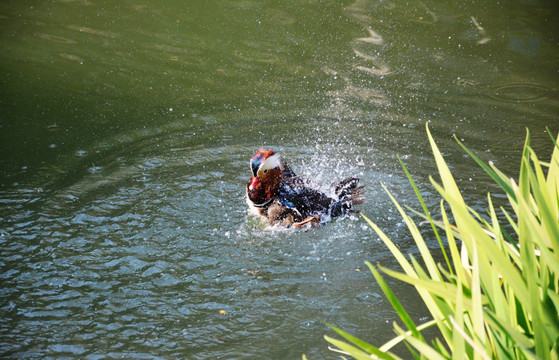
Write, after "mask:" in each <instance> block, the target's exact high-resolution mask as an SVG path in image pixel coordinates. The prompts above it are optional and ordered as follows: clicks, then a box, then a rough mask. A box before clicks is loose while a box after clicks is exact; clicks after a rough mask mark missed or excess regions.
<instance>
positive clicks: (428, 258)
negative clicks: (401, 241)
mask: <svg viewBox="0 0 559 360" xmlns="http://www.w3.org/2000/svg"><path fill="white" fill-rule="evenodd" d="M382 187H383V188H384V190H385V191H386V193H387V194H388V196H389V197H390V199H391V200H392V202H393V203H394V206H396V209H397V210H398V212H399V213H400V216H402V219H404V221H405V223H406V225H407V227H408V230H409V231H410V234H411V235H412V237H413V239H414V241H415V244H416V245H417V248H418V249H419V252H420V253H421V256H422V257H423V261H424V262H425V266H427V269H428V270H429V274H430V275H431V277H432V278H433V279H437V280H441V274H440V273H439V269H437V264H436V263H435V260H434V259H433V256H432V255H431V252H430V250H429V247H428V246H427V244H426V243H425V240H424V239H423V236H421V232H420V231H419V229H418V228H417V225H415V223H414V221H413V220H412V218H411V217H410V216H409V215H408V214H406V212H405V211H404V209H403V208H402V206H400V204H399V203H398V201H396V199H395V198H394V196H393V195H392V194H391V193H390V191H388V189H387V188H386V186H384V184H383V185H382Z"/></svg>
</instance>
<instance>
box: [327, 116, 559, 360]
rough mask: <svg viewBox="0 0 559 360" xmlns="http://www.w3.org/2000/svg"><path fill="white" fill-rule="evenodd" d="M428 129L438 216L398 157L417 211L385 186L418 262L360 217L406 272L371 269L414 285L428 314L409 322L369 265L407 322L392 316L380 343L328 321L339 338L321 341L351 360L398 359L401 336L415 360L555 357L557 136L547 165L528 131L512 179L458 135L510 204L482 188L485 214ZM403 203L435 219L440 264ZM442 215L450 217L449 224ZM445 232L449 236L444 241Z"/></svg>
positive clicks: (558, 321) (558, 318) (558, 319)
mask: <svg viewBox="0 0 559 360" xmlns="http://www.w3.org/2000/svg"><path fill="white" fill-rule="evenodd" d="M548 133H549V130H548ZM427 135H428V137H429V142H430V144H431V148H432V150H433V154H434V157H435V161H436V164H437V168H438V171H439V174H440V178H441V184H439V183H437V182H436V181H435V180H433V178H431V179H430V180H431V183H432V184H433V186H434V187H435V188H436V189H437V191H438V192H439V193H440V195H441V196H442V199H441V201H440V211H441V219H440V220H435V219H433V218H432V216H431V213H430V211H429V210H428V209H427V206H426V205H425V202H424V200H423V198H422V196H421V194H420V192H419V190H418V188H417V186H416V184H415V183H414V181H413V179H412V178H411V176H410V174H409V172H408V170H407V169H406V167H405V166H404V164H403V163H402V161H400V162H401V163H402V166H403V168H404V171H405V173H406V174H407V176H408V178H409V180H410V182H411V185H412V187H413V189H414V190H415V193H416V195H417V197H418V199H419V203H420V204H421V207H422V209H423V212H422V213H419V212H415V211H413V210H410V209H407V211H406V210H404V208H403V207H402V206H400V204H399V203H398V201H397V200H396V199H395V198H394V197H393V196H392V194H391V193H390V192H389V191H388V190H387V189H386V187H384V185H383V187H384V189H385V191H386V192H387V193H388V195H389V196H390V198H391V199H392V201H393V203H394V205H395V206H396V208H397V209H398V211H399V212H400V215H401V216H402V218H403V219H404V221H405V223H406V225H407V227H408V229H409V231H410V233H411V235H412V236H413V239H414V240H415V243H416V245H417V247H418V249H419V252H420V254H421V258H422V262H423V264H424V266H422V265H420V261H418V260H417V259H416V258H414V257H413V256H410V257H409V260H408V258H406V256H404V254H402V253H401V252H400V251H399V250H398V248H397V247H396V246H395V244H394V242H393V241H391V240H390V239H389V238H388V236H387V235H386V234H385V233H384V232H383V231H382V230H381V229H380V228H379V227H378V226H377V225H376V224H375V223H374V222H372V221H371V220H370V219H368V218H367V217H366V216H363V217H364V218H365V220H366V221H367V222H368V224H369V225H370V226H371V227H372V228H373V229H374V230H375V232H376V233H377V234H378V235H379V237H380V238H381V239H382V241H383V242H384V243H385V244H386V246H387V247H388V248H389V249H390V251H391V252H392V254H393V255H394V256H395V258H396V259H397V260H398V262H399V263H400V266H401V267H402V269H403V272H399V271H394V270H390V269H387V268H385V267H383V266H381V265H377V267H378V269H380V270H381V271H382V272H383V273H385V274H387V275H389V276H391V277H393V278H396V279H399V280H401V281H404V282H406V283H409V284H411V285H413V286H414V287H415V289H416V290H417V292H418V293H419V295H420V296H421V299H422V300H423V302H424V303H425V305H426V306H427V308H428V310H429V312H430V314H431V317H432V320H430V321H427V322H425V323H423V324H420V325H417V324H415V323H414V321H413V320H412V318H411V317H410V315H409V314H408V313H407V312H406V310H405V309H404V307H403V306H402V304H401V303H400V301H399V300H398V298H397V294H394V293H393V292H392V291H391V290H390V288H389V287H388V285H387V283H386V282H385V281H384V280H383V278H382V276H381V274H380V272H379V271H378V270H377V269H376V268H375V266H373V265H372V264H371V263H367V265H368V267H369V269H370V270H371V272H372V273H373V275H374V277H375V279H376V281H377V282H378V283H379V285H380V287H381V289H382V291H383V292H384V294H385V295H386V297H387V298H388V300H389V301H390V303H391V305H392V306H393V307H394V309H395V310H396V312H397V314H398V316H399V318H400V320H401V322H402V323H403V325H404V326H403V327H402V326H401V325H399V324H397V323H396V322H395V323H394V331H395V332H396V335H397V336H396V337H395V338H393V339H392V340H391V341H389V342H387V343H385V344H384V345H382V346H380V347H376V346H373V345H371V344H369V343H367V342H365V341H362V340H360V339H358V338H356V337H353V336H352V335H350V334H348V333H346V332H344V331H342V330H340V329H338V328H336V327H334V326H331V327H332V329H334V331H335V332H336V333H337V334H339V335H340V336H341V337H343V339H344V340H338V339H335V338H333V337H330V336H325V339H326V340H327V341H328V342H329V343H330V344H332V345H334V346H335V347H336V349H333V350H334V351H338V352H341V353H343V354H347V355H350V356H352V357H354V358H355V359H371V358H379V359H400V357H399V356H397V355H396V354H394V353H393V352H391V349H392V348H393V347H394V346H395V345H396V344H399V343H403V344H405V346H406V347H407V349H408V350H409V352H410V353H411V355H412V356H413V357H414V358H416V359H435V360H436V359H558V358H559V355H558V354H559V146H558V145H557V142H558V141H559V138H558V139H557V140H554V139H553V137H552V138H551V139H552V140H553V142H554V144H555V147H554V150H553V153H552V157H551V161H550V162H549V163H544V162H542V161H540V160H539V159H538V157H537V156H536V154H535V152H534V151H533V149H532V148H531V147H530V134H529V133H527V136H526V142H525V146H524V150H523V153H522V157H521V164H520V173H519V178H518V182H517V181H515V180H513V179H512V178H509V177H508V176H506V175H505V174H503V173H502V172H501V171H499V170H498V169H497V168H496V167H495V166H494V164H492V163H491V162H490V163H489V164H485V163H484V162H482V161H481V160H480V159H479V158H478V157H477V156H476V155H475V154H473V153H472V152H471V151H470V150H468V149H467V148H466V147H465V146H464V145H463V144H462V143H461V142H460V141H459V140H458V139H456V141H458V143H459V144H460V146H461V147H462V148H463V149H464V150H465V151H466V153H468V154H469V155H470V156H471V157H472V158H473V159H474V160H475V161H476V162H477V163H478V164H479V165H480V166H481V167H482V168H483V169H484V170H485V172H487V174H489V176H491V178H492V179H493V180H494V181H495V182H496V183H497V184H498V185H499V186H500V188H501V189H502V190H503V191H504V192H505V194H506V195H507V197H508V201H509V202H510V209H512V210H506V209H505V208H504V207H501V208H500V211H501V212H502V215H501V216H500V217H499V216H498V215H497V211H496V209H495V207H494V206H493V202H492V200H491V196H490V195H489V194H488V196H487V200H488V203H487V214H486V216H485V217H483V216H481V214H479V213H477V212H476V211H474V210H473V209H472V208H470V207H468V205H467V204H466V202H465V201H464V198H463V197H462V194H461V192H460V190H459V188H458V186H457V184H456V182H455V181H454V178H453V176H452V174H451V172H450V171H449V168H448V166H447V165H446V163H445V161H444V159H443V156H442V155H441V153H440V151H439V149H438V148H437V145H436V144H435V141H434V140H433V137H432V136H431V133H430V132H429V128H428V126H427ZM507 208H508V207H507ZM447 209H449V210H450V212H448V211H447ZM410 211H412V212H414V213H415V214H419V215H420V216H422V217H423V218H424V219H425V220H426V221H427V222H429V223H430V225H431V226H432V229H433V233H434V236H436V237H437V239H439V242H440V244H441V249H442V252H443V255H444V259H445V263H446V264H445V266H443V265H441V264H440V263H439V264H438V263H436V261H435V260H434V258H433V254H432V253H431V252H430V250H429V248H428V247H427V245H426V241H425V239H424V235H422V234H421V232H420V231H419V229H418V226H417V225H416V224H415V222H414V221H413V220H412V218H411V217H410V215H408V213H409V212H410ZM449 215H452V217H450V216H449ZM449 219H453V220H452V223H451V221H450V220H449ZM443 236H445V237H446V240H447V245H446V246H444V247H443V246H442V240H441V239H442V238H443ZM447 252H448V253H449V254H447ZM432 326H436V327H437V328H438V332H439V334H440V335H439V336H438V337H436V338H435V339H434V340H432V341H429V340H427V339H426V338H425V337H424V336H423V335H422V330H424V329H426V328H428V327H432Z"/></svg>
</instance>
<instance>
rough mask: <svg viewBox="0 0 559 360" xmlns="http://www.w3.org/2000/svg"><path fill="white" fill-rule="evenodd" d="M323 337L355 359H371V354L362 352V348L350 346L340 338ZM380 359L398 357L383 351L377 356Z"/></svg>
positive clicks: (388, 359) (387, 359)
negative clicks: (390, 355)
mask: <svg viewBox="0 0 559 360" xmlns="http://www.w3.org/2000/svg"><path fill="white" fill-rule="evenodd" d="M324 339H325V340H326V341H328V342H329V343H330V344H332V345H334V346H335V347H337V348H339V349H341V350H342V351H344V352H346V353H347V354H349V355H351V356H353V357H354V358H355V359H357V360H371V356H370V355H369V354H367V353H366V352H364V351H363V350H361V349H359V348H357V347H355V346H352V345H350V344H348V343H346V342H343V341H341V340H338V339H334V338H331V337H329V336H324ZM379 357H380V358H381V359H386V360H393V359H398V358H394V357H389V355H388V354H385V353H381V354H380V356H379Z"/></svg>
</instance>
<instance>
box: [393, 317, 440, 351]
mask: <svg viewBox="0 0 559 360" xmlns="http://www.w3.org/2000/svg"><path fill="white" fill-rule="evenodd" d="M394 330H396V333H397V334H398V335H402V336H405V334H406V332H405V331H404V330H403V329H401V328H400V327H399V326H398V325H397V324H394ZM405 339H406V341H407V342H409V343H410V345H412V346H413V347H414V348H416V349H417V351H419V352H420V353H421V355H423V356H424V357H425V358H426V359H429V360H446V358H445V357H444V356H442V355H441V354H439V352H438V351H437V350H435V349H433V348H432V347H431V346H429V345H428V344H427V343H425V342H423V341H421V340H418V339H416V338H414V337H411V336H405Z"/></svg>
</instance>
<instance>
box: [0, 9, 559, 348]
mask: <svg viewBox="0 0 559 360" xmlns="http://www.w3.org/2000/svg"><path fill="white" fill-rule="evenodd" d="M554 7H555V5H554V4H548V3H545V4H544V3H539V2H537V1H535V2H532V3H530V4H523V3H518V2H513V3H507V5H506V7H504V8H503V7H502V5H499V4H493V3H491V4H487V3H480V2H475V3H471V4H459V5H456V4H441V3H438V2H421V1H417V2H415V3H414V2H412V3H407V4H406V5H405V6H404V5H402V4H399V3H398V2H375V1H368V0H357V1H355V2H348V3H346V4H345V6H344V5H342V4H340V3H339V2H334V1H331V2H330V1H325V2H324V1H323V2H320V3H313V2H310V3H309V2H307V3H304V4H303V3H299V2H288V3H281V4H279V3H267V2H260V1H258V2H257V1H243V2H219V1H212V2H205V3H204V4H201V3H196V5H194V4H193V3H190V2H175V1H172V2H167V3H165V4H159V3H138V2H129V1H125V2H110V1H109V2H103V3H97V2H95V1H58V2H49V3H33V4H30V3H26V4H21V3H18V2H3V3H2V4H0V46H2V49H3V51H2V53H1V54H0V60H1V62H0V63H1V64H2V65H0V75H1V77H0V79H1V81H2V83H1V84H2V85H1V86H0V92H1V99H2V100H1V101H0V107H1V109H2V111H1V112H0V120H1V121H0V129H1V130H0V144H1V145H0V146H1V151H2V156H0V165H1V167H0V180H1V181H0V185H1V187H0V259H1V260H0V278H1V279H2V284H3V286H2V288H1V289H0V309H1V312H2V316H1V317H0V318H1V320H0V349H2V350H0V351H1V354H2V357H8V358H9V357H12V358H36V357H67V358H87V359H96V358H107V357H108V358H114V357H126V358H139V357H145V358H192V359H206V358H216V357H217V358H219V357H221V358H262V357H264V358H271V359H273V358H276V359H285V358H300V355H301V354H302V353H307V355H309V358H327V357H332V356H333V355H332V354H331V353H330V352H329V351H328V350H327V348H326V344H325V343H324V341H323V339H322V335H323V334H324V333H327V332H328V329H327V328H326V327H325V325H324V323H323V321H327V322H329V323H333V324H336V325H338V326H340V327H342V328H345V329H347V330H349V331H350V332H351V333H353V334H355V335H357V336H361V337H363V338H365V339H368V340H371V341H373V342H374V343H376V344H380V343H381V342H382V341H384V340H387V339H388V338H390V337H391V336H392V335H391V334H392V325H391V323H392V322H393V321H394V313H393V312H392V310H391V308H390V306H389V304H388V303H387V301H386V300H385V299H384V298H383V296H381V293H380V292H379V289H378V287H377V285H376V284H375V283H374V281H373V279H372V277H371V276H370V274H369V273H368V271H367V270H366V268H365V267H364V265H363V263H364V261H366V260H369V261H371V262H373V263H377V262H379V263H382V264H383V265H385V266H387V267H392V268H394V267H395V263H394V261H393V260H392V259H391V258H390V256H389V255H388V253H387V251H386V249H385V248H384V247H383V246H382V245H381V244H380V242H379V241H378V239H377V237H376V236H375V235H373V233H372V232H371V230H369V229H368V228H367V227H366V226H365V225H364V223H363V222H362V221H361V219H360V218H359V217H352V218H346V219H340V220H339V221H334V222H332V223H329V224H328V225H327V226H326V227H325V228H324V229H312V230H309V231H294V230H293V229H288V230H280V229H269V228H266V227H265V226H264V225H263V224H261V223H260V222H259V221H258V219H255V218H252V217H251V216H249V215H248V212H247V206H246V204H245V200H244V186H245V184H246V181H247V178H248V177H249V176H250V171H249V167H248V160H249V158H250V156H251V155H252V154H253V153H254V152H255V150H256V149H258V148H259V147H261V146H268V147H271V148H273V149H275V150H278V151H280V152H281V153H282V155H283V156H284V157H285V158H286V159H287V160H288V161H289V162H290V165H291V166H292V167H293V168H294V169H295V170H296V172H297V173H301V174H303V175H305V176H308V177H310V178H313V179H315V180H316V181H317V182H318V183H323V184H328V183H331V182H332V181H334V180H337V179H339V178H342V177H344V176H349V175H357V176H359V177H360V178H361V180H362V182H363V183H364V184H365V185H366V186H367V197H368V200H367V202H366V203H365V204H364V205H363V206H362V209H363V211H364V212H365V213H366V214H367V215H368V216H370V217H371V218H372V219H373V220H375V221H376V222H378V223H379V225H380V226H381V228H382V229H383V230H384V231H386V233H387V234H388V235H389V236H391V237H393V238H394V239H396V241H397V243H398V246H399V247H400V248H401V249H402V250H403V251H404V252H406V253H416V250H415V249H414V248H413V246H411V242H410V240H411V239H410V238H409V237H408V236H407V234H406V231H405V229H404V225H403V223H402V221H401V220H400V219H399V217H398V215H397V213H396V211H395V209H393V206H392V205H391V204H390V201H389V199H388V198H387V196H386V195H385V194H384V193H383V192H382V190H381V188H380V186H379V182H381V181H382V182H383V183H385V184H386V185H387V186H388V188H389V189H390V190H391V191H393V192H394V194H395V196H396V197H397V198H398V199H399V200H401V201H402V202H403V203H404V204H406V205H411V206H415V201H414V196H413V191H412V190H411V189H410V188H409V186H408V185H407V181H406V180H405V179H404V178H403V177H402V170H401V169H400V168H399V166H398V162H397V156H400V157H401V158H402V159H404V161H405V162H406V164H407V166H408V167H409V168H410V170H411V171H412V172H413V174H414V176H415V178H416V180H417V182H418V184H419V186H420V188H421V189H422V190H424V191H425V198H426V199H427V202H428V204H429V205H430V206H431V208H433V209H436V208H437V207H438V199H437V197H436V196H434V194H433V193H432V190H431V187H430V185H429V181H428V176H429V175H431V174H433V173H434V166H433V161H432V159H431V156H430V152H429V149H428V147H427V144H426V141H425V134H424V125H425V122H430V126H431V130H432V132H433V134H434V135H435V137H436V139H437V141H438V143H439V145H440V148H441V150H442V151H443V154H444V156H445V158H446V160H447V161H448V163H449V166H450V167H451V169H452V170H453V172H454V173H455V174H456V177H457V181H458V182H459V184H460V185H461V187H462V188H463V189H464V196H465V198H466V199H467V201H468V203H469V204H470V205H471V206H472V207H473V208H474V209H476V210H478V211H483V210H482V208H483V204H484V202H485V196H486V195H485V194H486V192H487V191H495V186H494V185H491V183H490V181H489V179H487V178H486V177H485V175H483V174H482V173H481V171H479V170H478V169H477V168H476V167H475V165H474V164H473V163H472V162H471V161H470V160H469V159H468V158H467V157H465V156H464V155H463V153H462V152H461V151H460V150H459V149H458V147H457V146H456V145H455V144H454V142H453V140H452V137H451V136H452V134H456V135H457V136H458V137H459V138H460V139H461V140H462V141H463V142H464V143H466V144H467V145H468V146H469V147H470V148H472V149H473V150H474V151H475V152H476V153H477V154H479V155H480V157H482V158H483V159H484V160H492V161H494V162H495V164H496V165H497V166H498V167H499V168H500V169H502V170H503V171H504V172H505V173H508V174H510V175H511V176H515V174H516V173H515V171H516V167H517V159H518V157H519V154H520V150H521V147H522V144H523V141H524V135H525V128H526V127H528V128H529V129H530V130H531V134H532V145H533V147H534V148H535V149H536V151H537V152H538V153H539V154H541V156H546V155H545V154H548V153H549V151H550V148H551V144H550V143H549V141H548V140H547V139H548V136H547V134H546V133H545V131H544V129H545V127H549V128H550V129H551V130H552V131H554V132H557V131H559V123H558V122H557V118H556V117H557V113H558V107H559V102H558V101H559V100H558V97H557V96H556V95H557V91H558V88H557V66H556V63H557V61H556V60H557V55H558V50H557V46H556V44H557V34H558V33H559V32H558V31H557V26H558V24H559V21H557V16H558V14H559V13H558V12H557V9H556V8H554ZM425 231H428V229H425ZM430 246H432V247H433V248H436V247H437V244H436V242H433V243H432V244H430ZM391 286H393V289H394V290H395V292H396V293H399V294H402V301H403V303H404V305H405V306H406V307H407V308H408V310H409V311H410V312H411V313H412V315H413V316H414V317H415V318H416V319H420V318H422V319H423V320H425V318H424V316H425V314H426V312H425V309H423V308H422V307H421V306H420V305H419V304H417V301H416V300H417V299H416V295H415V293H414V292H413V291H410V289H409V288H407V287H405V286H403V285H402V284H398V283H391ZM371 334H373V335H371Z"/></svg>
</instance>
